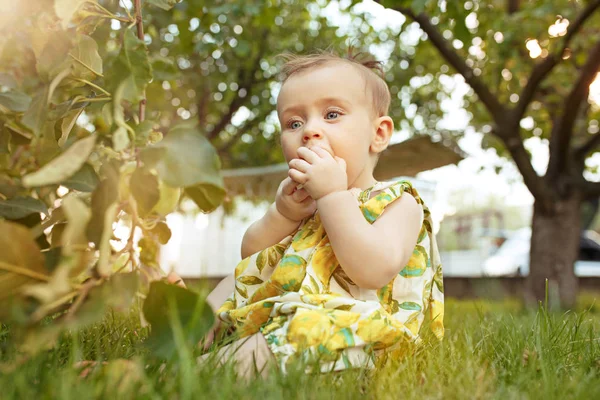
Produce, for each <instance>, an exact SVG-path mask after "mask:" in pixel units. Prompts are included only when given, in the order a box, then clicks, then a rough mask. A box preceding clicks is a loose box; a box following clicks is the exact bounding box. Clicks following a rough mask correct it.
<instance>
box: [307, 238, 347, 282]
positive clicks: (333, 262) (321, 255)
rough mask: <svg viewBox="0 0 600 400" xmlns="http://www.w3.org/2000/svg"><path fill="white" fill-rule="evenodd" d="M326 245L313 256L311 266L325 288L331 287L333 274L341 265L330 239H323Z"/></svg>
mask: <svg viewBox="0 0 600 400" xmlns="http://www.w3.org/2000/svg"><path fill="white" fill-rule="evenodd" d="M323 242H324V245H323V246H322V247H319V248H318V249H317V251H315V253H314V254H313V256H312V259H311V264H312V267H313V270H314V271H315V275H316V276H317V278H318V279H319V281H321V283H322V284H323V285H324V286H329V280H330V279H331V274H333V271H335V269H336V268H337V267H338V265H340V264H339V263H338V260H337V258H336V257H335V254H334V252H333V247H331V244H330V243H329V239H328V238H325V239H323Z"/></svg>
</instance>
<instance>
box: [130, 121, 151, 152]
mask: <svg viewBox="0 0 600 400" xmlns="http://www.w3.org/2000/svg"><path fill="white" fill-rule="evenodd" d="M154 124H156V122H154V121H152V120H148V119H146V120H144V121H142V122H140V123H139V125H136V126H135V127H134V128H133V129H134V131H135V144H136V145H137V146H139V147H143V146H145V145H146V144H147V143H148V138H149V137H150V132H152V129H153V128H154Z"/></svg>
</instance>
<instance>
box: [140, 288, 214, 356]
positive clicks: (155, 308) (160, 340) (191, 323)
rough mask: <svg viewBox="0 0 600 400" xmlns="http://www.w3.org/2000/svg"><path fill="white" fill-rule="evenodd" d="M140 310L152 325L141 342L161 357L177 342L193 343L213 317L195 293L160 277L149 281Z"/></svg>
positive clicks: (195, 342) (203, 332)
mask: <svg viewBox="0 0 600 400" xmlns="http://www.w3.org/2000/svg"><path fill="white" fill-rule="evenodd" d="M143 310H144V317H145V318H146V320H147V321H148V322H149V323H150V325H151V328H152V329H151V331H150V335H149V337H148V340H147V341H146V342H145V345H146V346H147V347H148V348H149V349H150V350H152V352H153V353H154V354H155V355H156V356H158V357H161V358H170V357H172V356H173V355H174V354H175V351H176V350H177V347H178V346H182V345H187V346H189V347H190V348H192V347H194V346H196V344H197V343H198V341H199V340H200V339H201V338H202V337H204V335H205V334H206V333H207V332H208V330H209V329H210V328H211V327H212V325H213V323H214V318H215V317H214V314H213V312H212V309H211V308H210V306H209V305H208V304H207V303H206V302H205V299H204V298H202V297H201V296H200V295H198V293H195V292H192V291H190V290H188V289H184V288H182V287H179V286H177V285H171V284H167V283H165V282H162V281H156V282H152V283H151V284H150V291H149V293H148V295H147V296H146V300H145V301H144V306H143Z"/></svg>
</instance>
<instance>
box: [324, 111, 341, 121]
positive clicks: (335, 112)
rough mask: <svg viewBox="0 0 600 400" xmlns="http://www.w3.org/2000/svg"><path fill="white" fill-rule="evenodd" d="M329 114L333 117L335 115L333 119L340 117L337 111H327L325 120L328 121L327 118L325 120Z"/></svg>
mask: <svg viewBox="0 0 600 400" xmlns="http://www.w3.org/2000/svg"><path fill="white" fill-rule="evenodd" d="M331 114H334V115H335V116H334V117H333V118H336V117H338V116H339V115H340V113H339V112H338V111H329V112H328V113H327V116H326V119H329V118H327V117H329V116H330V115H331Z"/></svg>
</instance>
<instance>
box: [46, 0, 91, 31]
mask: <svg viewBox="0 0 600 400" xmlns="http://www.w3.org/2000/svg"><path fill="white" fill-rule="evenodd" d="M85 2H86V0H55V1H54V12H55V13H56V16H57V17H58V18H60V19H61V25H62V28H63V29H67V27H68V26H69V22H71V19H72V18H73V15H75V13H76V12H77V11H78V10H79V7H81V5H82V4H83V3H85Z"/></svg>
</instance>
